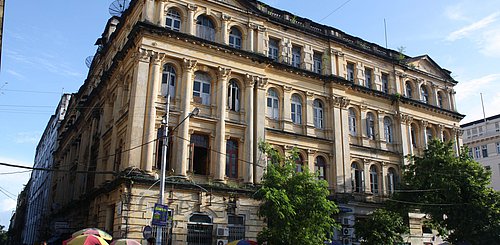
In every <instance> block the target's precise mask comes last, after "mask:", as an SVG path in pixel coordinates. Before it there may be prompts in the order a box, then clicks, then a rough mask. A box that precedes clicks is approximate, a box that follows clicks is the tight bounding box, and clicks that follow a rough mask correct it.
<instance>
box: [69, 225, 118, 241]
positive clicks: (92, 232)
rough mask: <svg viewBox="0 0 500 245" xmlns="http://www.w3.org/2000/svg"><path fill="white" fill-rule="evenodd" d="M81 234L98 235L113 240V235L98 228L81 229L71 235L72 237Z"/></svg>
mask: <svg viewBox="0 0 500 245" xmlns="http://www.w3.org/2000/svg"><path fill="white" fill-rule="evenodd" d="M79 235H95V236H98V237H102V238H104V239H106V240H108V241H111V240H113V237H112V236H111V235H110V234H108V233H107V232H105V231H103V230H101V229H98V228H85V229H81V230H79V231H76V232H74V233H73V235H71V237H77V236H79Z"/></svg>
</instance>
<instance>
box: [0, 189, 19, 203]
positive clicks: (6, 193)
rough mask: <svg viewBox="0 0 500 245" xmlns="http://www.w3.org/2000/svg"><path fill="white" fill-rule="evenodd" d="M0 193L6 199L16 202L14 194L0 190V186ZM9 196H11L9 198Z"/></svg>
mask: <svg viewBox="0 0 500 245" xmlns="http://www.w3.org/2000/svg"><path fill="white" fill-rule="evenodd" d="M0 192H2V193H3V194H4V195H5V196H7V197H8V198H10V199H12V200H14V201H16V198H14V197H16V195H14V194H12V193H10V192H9V191H7V190H6V189H4V188H2V187H1V186H0ZM11 195H12V196H11Z"/></svg>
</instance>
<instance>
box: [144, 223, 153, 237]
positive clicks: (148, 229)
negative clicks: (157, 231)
mask: <svg viewBox="0 0 500 245" xmlns="http://www.w3.org/2000/svg"><path fill="white" fill-rule="evenodd" d="M142 236H143V237H144V239H146V240H148V239H149V238H151V237H152V236H153V228H151V226H149V225H146V226H144V229H143V230H142Z"/></svg>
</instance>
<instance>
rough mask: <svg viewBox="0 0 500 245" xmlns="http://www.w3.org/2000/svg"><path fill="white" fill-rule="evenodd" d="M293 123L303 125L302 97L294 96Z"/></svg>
mask: <svg viewBox="0 0 500 245" xmlns="http://www.w3.org/2000/svg"><path fill="white" fill-rule="evenodd" d="M291 110H292V122H293V123H295V124H302V99H301V98H300V96H298V95H296V94H294V95H292V108H291Z"/></svg>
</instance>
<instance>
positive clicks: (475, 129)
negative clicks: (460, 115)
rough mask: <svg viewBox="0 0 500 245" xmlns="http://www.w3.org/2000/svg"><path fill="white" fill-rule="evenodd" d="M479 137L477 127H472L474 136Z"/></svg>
mask: <svg viewBox="0 0 500 245" xmlns="http://www.w3.org/2000/svg"><path fill="white" fill-rule="evenodd" d="M474 137H477V128H472V138H474Z"/></svg>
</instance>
